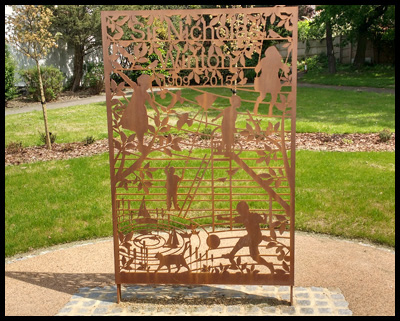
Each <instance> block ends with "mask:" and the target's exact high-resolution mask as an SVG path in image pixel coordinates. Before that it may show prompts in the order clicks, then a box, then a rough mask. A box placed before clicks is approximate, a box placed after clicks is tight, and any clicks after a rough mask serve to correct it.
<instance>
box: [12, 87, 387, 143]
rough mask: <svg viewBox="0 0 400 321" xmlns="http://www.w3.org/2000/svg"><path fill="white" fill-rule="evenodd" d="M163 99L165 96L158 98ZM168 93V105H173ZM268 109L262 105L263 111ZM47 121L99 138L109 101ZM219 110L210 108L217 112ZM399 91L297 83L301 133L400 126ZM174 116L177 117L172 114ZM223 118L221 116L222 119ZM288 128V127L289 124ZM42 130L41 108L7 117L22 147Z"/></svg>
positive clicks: (62, 135) (60, 129)
mask: <svg viewBox="0 0 400 321" xmlns="http://www.w3.org/2000/svg"><path fill="white" fill-rule="evenodd" d="M184 91H186V93H185V94H183V95H182V96H184V97H186V98H188V99H190V100H192V101H194V100H195V96H197V95H199V93H198V92H196V91H190V89H184ZM208 91H211V92H212V91H215V92H218V94H222V95H225V96H227V97H229V96H230V91H228V90H224V89H213V90H211V89H209V90H208ZM240 95H241V98H242V99H243V100H244V99H251V100H255V99H256V98H257V95H256V94H255V93H251V92H241V93H240ZM157 99H158V100H159V99H160V97H158V98H157ZM169 99H170V96H169V95H167V97H166V100H165V102H163V103H164V104H168V102H169ZM215 104H216V105H217V106H218V107H223V106H227V105H228V104H229V101H228V100H227V99H222V98H218V99H217V100H216V102H215ZM250 106H251V104H250V103H247V102H243V103H242V107H241V108H240V110H239V111H241V112H245V111H246V110H247V109H250V108H251V107H250ZM174 109H175V110H177V111H178V112H190V113H193V112H194V111H193V108H192V107H191V104H190V103H188V102H185V103H183V104H182V105H180V104H179V103H178V104H177V105H176V108H174ZM262 112H263V110H262V109H261V108H260V113H262ZM47 113H48V123H49V128H50V131H51V132H54V133H56V134H57V140H56V142H57V143H67V142H76V141H82V140H83V139H84V138H85V137H86V136H94V137H95V138H96V139H102V138H106V137H107V113H106V105H105V103H94V104H90V105H79V106H74V107H68V108H60V109H51V110H48V112H47ZM217 115H218V112H216V111H214V112H211V113H210V117H215V116H217ZM394 115H395V96H394V95H388V94H377V93H366V92H352V91H337V90H333V89H319V88H318V89H317V88H304V87H299V88H298V95H297V123H296V131H297V132H326V133H329V134H333V133H371V132H375V133H377V132H380V131H381V130H382V129H383V128H389V129H390V130H391V131H395V119H394ZM246 118H247V117H246V116H244V115H243V116H240V117H239V118H238V122H239V123H240V122H243V123H245V119H246ZM175 120H176V119H175ZM171 121H174V118H171ZM219 121H220V120H219ZM287 128H288V127H287ZM42 131H43V115H42V113H41V112H39V111H34V112H30V113H24V114H14V115H7V116H6V117H5V144H6V146H7V145H8V144H9V143H10V142H19V141H21V142H22V144H23V146H32V145H38V144H39V134H38V133H39V132H42Z"/></svg>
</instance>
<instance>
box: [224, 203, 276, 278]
mask: <svg viewBox="0 0 400 321" xmlns="http://www.w3.org/2000/svg"><path fill="white" fill-rule="evenodd" d="M236 210H237V212H238V213H239V215H240V216H237V217H235V220H234V221H235V223H242V224H244V226H245V227H246V231H247V235H245V236H242V237H241V238H240V239H239V241H237V243H236V245H235V246H234V247H233V249H232V251H231V252H230V253H228V254H224V255H222V256H221V257H224V258H228V259H229V261H230V262H231V264H232V266H233V267H236V263H235V261H233V258H234V256H235V254H236V252H238V251H239V250H240V249H242V248H243V247H246V246H248V247H249V250H250V256H251V258H252V259H253V260H254V261H256V262H257V263H258V264H262V265H265V266H266V267H268V268H269V269H270V270H271V273H274V265H273V264H272V263H268V262H267V261H265V260H264V259H263V258H262V257H261V256H260V252H259V251H258V245H259V244H260V243H261V242H262V241H263V240H265V241H267V238H266V237H265V236H263V235H262V233H261V228H260V224H261V223H262V222H263V219H262V217H261V215H260V214H256V213H250V210H249V205H247V203H246V202H244V201H240V202H239V203H238V205H237V206H236Z"/></svg>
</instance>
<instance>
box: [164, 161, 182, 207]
mask: <svg viewBox="0 0 400 321" xmlns="http://www.w3.org/2000/svg"><path fill="white" fill-rule="evenodd" d="M164 172H165V175H167V182H166V184H165V187H166V188H167V210H168V211H169V210H170V209H171V205H172V202H173V203H174V208H175V210H180V207H179V205H178V196H177V193H178V184H179V182H180V181H181V180H182V178H183V177H179V176H178V175H175V168H174V167H173V166H171V167H169V165H168V166H166V167H165V168H164Z"/></svg>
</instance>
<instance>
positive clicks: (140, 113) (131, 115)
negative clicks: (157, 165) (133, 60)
mask: <svg viewBox="0 0 400 321" xmlns="http://www.w3.org/2000/svg"><path fill="white" fill-rule="evenodd" d="M150 87H151V77H150V76H149V75H141V76H139V77H138V79H137V84H135V83H133V94H132V97H131V100H130V102H129V103H128V106H127V107H126V109H125V111H124V113H123V114H122V118H121V126H122V128H125V129H129V130H132V131H134V132H135V133H136V137H137V139H138V150H139V151H142V147H143V139H144V134H145V133H146V132H147V130H148V126H149V122H148V117H147V109H146V101H147V102H148V103H149V104H151V105H152V104H153V101H152V100H151V96H150V94H149V93H148V92H147V89H149V88H150Z"/></svg>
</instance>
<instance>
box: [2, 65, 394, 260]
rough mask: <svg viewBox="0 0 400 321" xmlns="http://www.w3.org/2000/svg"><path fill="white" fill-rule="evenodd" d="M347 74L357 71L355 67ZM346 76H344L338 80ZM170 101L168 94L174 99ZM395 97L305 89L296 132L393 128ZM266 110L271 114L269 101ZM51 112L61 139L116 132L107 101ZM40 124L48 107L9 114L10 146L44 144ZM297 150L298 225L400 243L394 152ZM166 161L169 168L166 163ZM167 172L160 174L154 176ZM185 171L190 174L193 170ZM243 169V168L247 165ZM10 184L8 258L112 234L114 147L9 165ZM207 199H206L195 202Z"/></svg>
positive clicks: (184, 108) (186, 107)
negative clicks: (96, 152)
mask: <svg viewBox="0 0 400 321" xmlns="http://www.w3.org/2000/svg"><path fill="white" fill-rule="evenodd" d="M311 74H312V73H311V72H309V73H308V75H311ZM346 77H347V78H352V79H354V78H355V77H354V75H353V74H351V75H350V73H348V74H347V75H346V76H345V78H346ZM385 77H386V78H390V77H391V76H390V75H388V76H383V78H385ZM367 78H368V77H367ZM369 78H370V79H371V78H373V77H371V76H369ZM339 80H340V78H336V83H335V84H338V83H339ZM368 83H369V84H372V83H373V82H372V81H368ZM360 84H361V83H359V85H360ZM393 84H394V82H393ZM346 85H348V83H347V84H346ZM388 86H391V85H390V84H389V85H388ZM374 87H376V86H375V85H374ZM213 90H217V91H218V94H222V95H225V96H230V92H229V91H227V90H225V91H224V90H221V89H210V91H213ZM185 91H187V92H186V93H185V94H184V95H183V96H184V97H186V98H189V99H190V100H193V101H194V100H195V97H196V96H197V95H199V94H200V93H198V92H194V91H192V92H190V91H189V90H188V89H185ZM240 95H241V97H242V99H251V100H255V99H256V94H255V93H251V92H242V93H241V94H240ZM157 99H161V98H160V97H158V98H157ZM267 99H268V97H267ZM169 100H170V96H169V95H167V97H166V100H165V103H166V104H167V103H168V101H169ZM394 100H395V97H394V95H387V94H376V93H366V92H362V93H360V92H355V91H354V92H352V91H338V90H332V89H316V88H304V87H299V88H298V95H297V124H296V131H297V132H326V133H329V134H332V133H370V132H376V133H377V132H380V131H381V130H382V129H383V128H389V129H390V130H391V131H392V132H394V131H395V120H394V115H395V102H394ZM215 103H216V104H217V105H218V106H220V107H224V106H227V105H228V104H229V101H228V100H227V99H221V98H218V99H217V100H216V102H215ZM251 108H252V106H251V105H250V104H249V103H245V102H243V103H242V105H241V108H240V110H239V111H240V112H245V111H246V109H250V110H251ZM174 109H175V110H176V111H177V112H179V113H184V112H189V113H190V114H191V115H192V114H193V108H191V106H190V104H189V103H184V104H182V105H180V104H177V105H176V108H174ZM259 112H260V113H262V112H263V111H262V109H261V107H260V111H259ZM217 115H218V112H217V111H212V112H210V114H209V117H213V118H214V117H216V116H217ZM48 118H49V125H50V128H51V129H50V131H52V129H53V128H54V129H53V132H55V133H56V134H57V141H56V142H58V143H63V142H64V143H67V142H76V141H82V140H83V139H84V138H85V137H88V136H94V137H95V138H96V139H102V138H106V137H107V116H106V105H105V103H95V104H90V105H80V106H74V107H68V108H61V109H51V110H48ZM176 120H177V118H173V117H171V119H170V123H171V124H175V122H176ZM219 121H220V120H219ZM238 123H239V124H241V126H245V123H246V116H239V117H238ZM185 126H186V125H185ZM286 128H288V127H286ZM203 130H205V129H204V128H203V129H201V130H200V131H203ZM41 131H43V116H42V113H41V112H30V113H24V114H15V115H8V116H6V118H5V145H6V146H7V145H8V144H9V143H10V142H19V141H21V142H22V145H23V146H32V145H37V144H38V143H39V132H41ZM205 132H206V130H205ZM195 153H196V155H198V156H203V155H204V153H205V151H202V150H196V151H195ZM296 155H297V156H296V229H297V230H304V231H314V232H320V233H327V234H331V235H338V236H343V237H349V238H361V239H366V240H369V241H372V242H375V243H378V244H384V245H388V246H392V247H394V245H395V236H394V233H395V232H394V231H395V227H394V220H395V219H394V217H395V216H394V204H395V199H394V197H395V196H394V194H395V193H394V192H395V182H394V172H395V169H394V161H395V154H394V153H391V152H359V153H339V152H313V151H306V150H299V151H297V153H296ZM158 165H159V166H160V167H161V166H165V164H164V163H163V162H162V161H160V163H159V164H158ZM152 166H156V164H152ZM161 174H162V173H161ZM161 174H160V173H158V174H157V173H154V178H156V177H158V176H157V175H161ZM186 175H188V177H189V176H190V175H191V173H189V172H188V173H187V174H186ZM235 175H241V174H240V171H239V172H238V173H237V174H235ZM235 178H239V177H235ZM5 187H6V188H5V204H6V206H5V241H6V242H5V255H6V257H7V256H11V255H14V254H17V253H23V252H26V251H28V250H31V249H36V248H41V247H46V246H50V245H55V244H60V243H66V242H72V241H76V240H83V239H92V238H96V237H103V236H111V235H112V219H111V201H110V199H111V193H110V180H109V163H108V153H105V154H102V155H96V156H92V157H86V158H76V159H69V160H57V161H48V162H38V163H31V164H23V165H20V166H7V167H5ZM160 190H161V191H162V189H160ZM221 192H222V191H221ZM205 197H206V196H205ZM206 205H207V204H205V202H198V204H196V205H194V206H197V207H198V208H201V207H202V206H206ZM204 220H205V221H204V222H203V223H207V221H206V220H207V218H205V219H204Z"/></svg>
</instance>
